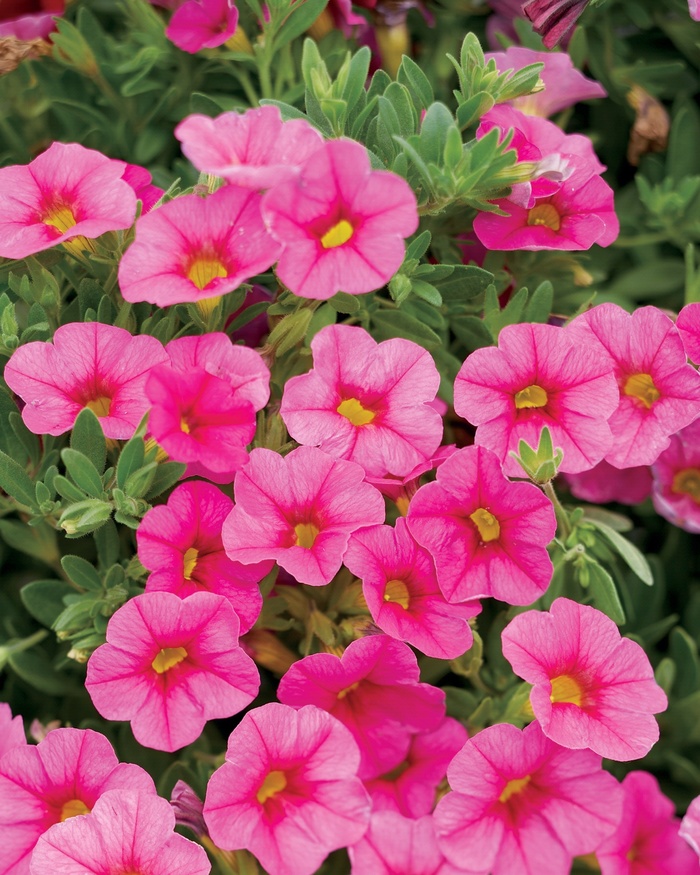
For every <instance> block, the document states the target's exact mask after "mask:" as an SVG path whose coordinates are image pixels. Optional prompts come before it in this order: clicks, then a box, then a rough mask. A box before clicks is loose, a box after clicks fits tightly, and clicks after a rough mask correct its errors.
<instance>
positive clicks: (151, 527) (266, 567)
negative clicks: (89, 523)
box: [136, 481, 272, 634]
mask: <svg viewBox="0 0 700 875" xmlns="http://www.w3.org/2000/svg"><path fill="white" fill-rule="evenodd" d="M232 507H233V501H232V500H231V499H230V498H229V497H228V496H226V495H224V494H223V492H221V490H219V489H217V488H216V486H212V485H211V484H210V483H203V482H201V481H189V482H188V483H182V484H181V485H180V486H178V487H176V488H175V489H174V490H173V492H172V493H171V494H170V497H169V498H168V502H167V504H162V505H158V506H157V507H152V508H151V509H150V510H149V511H148V513H147V514H146V516H145V517H144V518H143V520H142V521H141V525H140V526H139V527H138V530H137V532H136V542H137V544H138V555H139V559H140V560H141V564H142V565H144V566H145V567H146V568H148V569H149V570H150V571H151V572H152V574H150V575H149V577H148V580H147V581H146V592H173V593H175V594H176V595H178V596H179V597H180V598H186V597H187V596H189V595H192V594H193V593H195V592H213V593H216V594H217V595H221V596H224V598H226V599H228V601H229V602H231V605H232V606H233V609H234V610H235V612H236V614H237V615H238V618H239V620H240V624H241V626H240V632H241V634H243V633H244V632H247V631H248V630H249V629H251V628H252V626H253V624H254V623H255V621H256V620H257V618H258V615H259V614H260V609H261V608H262V596H261V594H260V590H259V589H258V587H257V584H258V583H259V581H261V580H262V578H263V577H264V576H265V575H266V574H267V573H268V572H269V571H270V569H271V568H272V562H261V563H259V564H257V565H241V564H240V563H239V562H231V560H230V559H229V558H228V557H227V556H226V553H225V552H224V545H223V542H222V540H221V527H222V525H223V522H224V520H225V519H226V517H227V516H228V514H229V512H230V510H231V508H232Z"/></svg>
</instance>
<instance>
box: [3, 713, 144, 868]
mask: <svg viewBox="0 0 700 875" xmlns="http://www.w3.org/2000/svg"><path fill="white" fill-rule="evenodd" d="M109 790H118V791H120V793H123V792H124V791H125V790H137V791H141V792H143V793H146V794H151V795H153V796H155V792H156V790H155V787H154V785H153V780H152V779H151V777H150V775H148V774H147V773H146V772H145V771H144V770H143V769H141V768H140V767H139V766H135V765H131V764H130V763H120V762H119V761H118V760H117V756H116V754H115V753H114V750H113V748H112V745H111V744H110V743H109V742H108V741H107V739H106V738H105V737H104V736H103V735H100V734H99V732H93V730H92V729H55V730H53V731H52V732H50V733H49V734H48V735H47V736H46V738H45V739H44V740H43V741H42V742H40V743H39V744H37V745H21V746H18V747H15V748H14V750H11V751H9V752H7V753H6V754H5V755H4V756H3V757H2V759H1V760H0V834H1V835H2V844H0V871H1V872H2V873H3V875H27V873H28V872H29V861H30V857H31V856H32V851H33V850H34V846H35V845H36V843H37V840H38V839H39V837H40V836H41V835H42V834H43V833H45V832H46V830H48V829H49V828H50V827H52V826H53V825H54V824H56V823H61V822H63V821H65V820H68V819H69V818H72V817H75V816H77V815H79V814H87V813H88V812H89V811H91V810H92V808H93V807H94V806H95V804H96V802H97V800H98V799H99V798H100V796H101V795H102V794H103V793H106V792H107V791H109ZM34 871H35V872H36V871H37V870H36V869H35V870H34ZM53 871H55V870H54V869H52V868H49V869H44V870H43V872H44V873H46V872H53Z"/></svg>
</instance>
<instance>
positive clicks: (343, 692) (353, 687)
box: [338, 681, 360, 699]
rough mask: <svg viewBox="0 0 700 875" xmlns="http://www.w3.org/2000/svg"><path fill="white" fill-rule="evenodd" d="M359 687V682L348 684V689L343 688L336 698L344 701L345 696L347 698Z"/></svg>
mask: <svg viewBox="0 0 700 875" xmlns="http://www.w3.org/2000/svg"><path fill="white" fill-rule="evenodd" d="M359 686H360V682H359V681H355V683H354V684H350V686H349V687H345V689H344V690H341V691H340V692H339V693H338V698H339V699H344V698H345V697H346V696H349V695H350V693H352V691H353V690H356V689H357V688H358V687H359Z"/></svg>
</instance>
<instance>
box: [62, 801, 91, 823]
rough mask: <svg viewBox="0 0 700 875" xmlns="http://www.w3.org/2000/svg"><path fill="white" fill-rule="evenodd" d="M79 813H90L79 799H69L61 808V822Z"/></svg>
mask: <svg viewBox="0 0 700 875" xmlns="http://www.w3.org/2000/svg"><path fill="white" fill-rule="evenodd" d="M79 814H90V809H89V808H88V807H87V805H86V804H85V803H84V802H83V801H82V800H81V799H69V800H68V802H66V803H65V804H64V805H63V807H62V808H61V823H63V821H64V820H68V819H69V818H70V817H77V816H78V815H79Z"/></svg>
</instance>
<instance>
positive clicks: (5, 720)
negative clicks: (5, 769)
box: [0, 702, 27, 759]
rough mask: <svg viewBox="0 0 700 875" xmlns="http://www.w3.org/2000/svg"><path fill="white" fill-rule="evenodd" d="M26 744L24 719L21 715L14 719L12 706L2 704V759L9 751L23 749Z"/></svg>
mask: <svg viewBox="0 0 700 875" xmlns="http://www.w3.org/2000/svg"><path fill="white" fill-rule="evenodd" d="M26 743H27V737H26V735H25V734H24V723H23V722H22V718H21V717H20V715H19V714H18V715H17V716H16V717H13V716H12V711H11V710H10V706H9V705H8V704H7V703H6V702H0V759H2V757H3V756H4V755H5V754H6V753H7V752H8V751H10V750H14V748H16V747H23V746H24V745H25V744H26Z"/></svg>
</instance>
